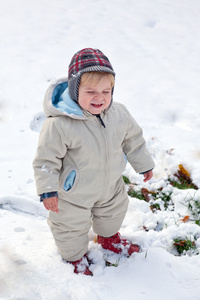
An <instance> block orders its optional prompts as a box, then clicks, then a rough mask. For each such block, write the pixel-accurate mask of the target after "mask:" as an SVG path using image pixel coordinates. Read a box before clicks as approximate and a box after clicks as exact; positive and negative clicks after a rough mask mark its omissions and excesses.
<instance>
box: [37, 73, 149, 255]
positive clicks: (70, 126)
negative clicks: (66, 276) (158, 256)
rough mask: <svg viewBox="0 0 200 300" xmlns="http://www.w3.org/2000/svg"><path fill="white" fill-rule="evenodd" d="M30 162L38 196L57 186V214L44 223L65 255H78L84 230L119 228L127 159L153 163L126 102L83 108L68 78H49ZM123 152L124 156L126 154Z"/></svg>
mask: <svg viewBox="0 0 200 300" xmlns="http://www.w3.org/2000/svg"><path fill="white" fill-rule="evenodd" d="M44 111H45V113H46V115H47V119H46V121H45V122H44V124H43V127H42V130H41V133H40V138H39V144H38V149H37V153H36V157H35V159H34V162H33V167H34V172H35V180H36V185H37V192H38V195H40V194H42V193H46V192H51V191H57V192H58V195H59V202H58V208H59V213H55V212H50V213H49V219H48V224H49V225H50V228H51V231H52V233H53V236H54V238H55V242H56V244H57V246H58V249H59V251H60V253H61V255H62V256H63V258H64V259H66V260H68V261H75V260H78V259H80V258H81V257H82V256H83V255H84V254H85V253H86V252H87V247H88V231H89V230H90V228H91V225H93V230H94V232H95V233H97V234H99V235H102V236H104V237H109V236H112V235H114V234H115V233H116V232H118V231H119V229H120V227H121V224H122V222H123V219H124V217H125V214H126V211H127V206H128V197H127V192H126V189H125V186H124V182H123V179H122V172H123V171H124V169H125V166H126V158H127V160H128V161H129V163H130V164H131V165H132V167H133V168H134V169H135V171H136V172H138V173H142V172H146V171H148V170H150V169H152V168H153V167H154V162H153V160H152V158H151V156H150V154H149V152H148V151H147V148H146V144H145V140H144V138H143V136H142V130H141V128H140V127H139V126H138V124H137V123H136V122H135V120H134V119H133V118H132V116H131V115H130V113H129V112H128V111H127V109H126V108H125V106H124V105H122V104H119V103H115V102H113V103H112V105H111V106H110V107H109V109H107V111H106V112H103V113H101V118H102V120H103V123H104V124H105V128H104V127H103V125H102V124H101V123H100V120H99V118H97V116H95V115H92V114H91V113H89V112H87V111H82V110H81V109H80V107H79V106H78V104H77V103H76V102H74V101H73V100H71V99H70V97H69V94H68V93H67V79H66V78H63V79H60V80H58V81H57V82H55V83H52V84H51V86H50V87H49V89H48V90H47V93H46V96H45V99H44ZM125 156H126V158H125Z"/></svg>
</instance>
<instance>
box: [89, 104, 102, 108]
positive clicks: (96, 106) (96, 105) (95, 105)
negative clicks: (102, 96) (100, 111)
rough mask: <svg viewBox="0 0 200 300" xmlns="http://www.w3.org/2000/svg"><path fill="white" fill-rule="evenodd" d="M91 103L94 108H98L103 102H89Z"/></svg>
mask: <svg viewBox="0 0 200 300" xmlns="http://www.w3.org/2000/svg"><path fill="white" fill-rule="evenodd" d="M91 105H92V106H93V107H94V108H100V107H101V106H102V105H103V104H102V103H91Z"/></svg>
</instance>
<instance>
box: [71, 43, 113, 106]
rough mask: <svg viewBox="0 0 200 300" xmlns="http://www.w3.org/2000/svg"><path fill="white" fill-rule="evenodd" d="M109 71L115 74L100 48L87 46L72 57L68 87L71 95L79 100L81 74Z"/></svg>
mask: <svg viewBox="0 0 200 300" xmlns="http://www.w3.org/2000/svg"><path fill="white" fill-rule="evenodd" d="M95 71H96V72H107V73H111V74H113V75H114V76H115V72H114V70H113V67H112V65H111V63H110V62H109V60H108V58H107V57H106V56H105V55H104V54H103V53H102V52H101V51H100V50H98V49H92V48H85V49H83V50H80V51H78V52H77V53H75V54H74V56H73V57H72V60H71V62H70V65H69V71H68V87H69V94H70V97H71V98H72V99H73V100H75V101H78V89H79V85H80V81H81V75H82V74H83V73H86V72H95Z"/></svg>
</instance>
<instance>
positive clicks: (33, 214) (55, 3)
mask: <svg viewBox="0 0 200 300" xmlns="http://www.w3.org/2000/svg"><path fill="white" fill-rule="evenodd" d="M199 16H200V2H199V1H195V0H174V1H170V0H154V1H148V0H144V1H136V0H132V1H130V0H123V1H122V0H113V1H107V0H73V1H70V0H49V1H47V0H34V1H33V0H32V1H31V0H26V1H25V0H18V1H14V0H6V1H1V4H0V27H1V33H0V41H1V42H0V53H1V55H0V65H1V72H0V139H1V146H0V170H1V188H0V228H1V233H0V297H1V298H6V299H8V298H13V299H16V298H23V299H44V300H47V299H48V300H57V299H63V300H68V299H70V300H88V299H90V300H110V299H115V300H121V299H128V300H132V299H136V300H155V299H159V300H160V299H162V300H169V299H170V300H186V299H193V300H199V299H200V293H199V292H200V288H199V287H200V255H195V254H194V253H191V254H187V255H183V256H176V255H175V252H174V251H175V250H174V248H173V246H172V245H173V239H174V238H178V237H182V238H184V237H188V238H194V237H195V238H196V241H195V243H196V247H197V249H199V251H200V226H198V225H196V224H195V223H194V222H192V221H190V220H189V221H188V222H183V221H181V219H183V218H184V216H186V215H189V214H190V211H189V210H188V206H187V204H188V202H189V201H190V199H193V200H194V199H196V201H200V192H199V190H192V189H190V190H184V191H183V190H178V189H176V188H172V187H171V185H169V184H168V183H167V182H166V179H167V177H168V175H172V174H173V173H174V172H175V171H176V170H177V168H178V165H179V164H183V166H184V167H185V168H186V169H187V170H188V171H189V172H190V174H191V178H192V179H193V182H194V183H195V184H196V185H197V186H198V187H199V188H200V172H199V171H200V116H199V109H200V102H199V101H200V85H199V81H200V55H199V53H200V30H199V28H200V18H199ZM85 47H94V48H99V49H101V50H102V51H103V52H104V53H105V54H106V55H107V56H108V57H109V58H110V61H111V63H112V64H113V67H114V69H115V71H116V73H117V77H116V87H115V93H114V100H115V101H119V102H122V103H124V104H125V105H126V106H127V107H128V109H129V110H130V111H131V113H132V114H133V116H134V117H135V119H136V120H137V121H138V123H139V124H140V125H141V126H142V128H143V130H144V135H145V138H146V140H147V144H148V147H149V150H150V152H151V153H152V155H153V158H154V160H155V162H156V168H155V170H154V178H153V179H152V180H151V182H150V183H147V184H144V183H143V182H142V178H141V176H139V175H137V174H135V172H134V171H133V170H132V169H131V168H130V166H129V165H127V169H126V171H125V174H126V175H127V176H128V177H129V178H130V180H131V181H132V182H134V183H137V184H138V186H140V187H145V188H148V189H149V190H156V189H159V188H160V187H163V188H164V189H165V190H167V191H172V201H173V204H174V207H175V209H174V210H171V211H170V210H167V211H166V210H161V211H157V212H156V213H153V212H152V211H151V210H150V207H149V204H148V203H147V202H145V201H141V200H138V199H136V198H130V206H129V210H128V213H127V216H126V218H125V220H124V223H123V226H122V228H121V234H122V235H123V236H124V237H127V238H129V239H130V240H132V241H133V242H136V243H139V244H140V245H141V246H142V252H141V253H139V254H133V255H132V257H131V258H129V259H125V260H121V261H120V262H119V266H118V267H117V268H116V267H105V265H104V260H103V256H102V255H103V254H102V253H103V252H102V249H101V248H100V247H99V246H98V245H97V244H94V242H93V238H94V233H93V232H92V231H90V233H89V235H90V239H91V242H90V245H89V250H90V256H91V258H93V261H94V264H93V266H92V270H93V273H94V276H93V277H89V276H83V275H75V274H74V273H73V268H72V266H71V265H68V264H66V263H64V262H63V261H62V259H61V257H60V255H59V254H58V252H57V249H56V246H55V244H54V240H53V237H52V235H51V233H50V231H49V228H48V225H47V223H46V218H47V212H46V211H45V209H44V208H43V206H42V205H41V204H40V203H39V199H38V197H37V195H36V190H35V183H34V178H33V170H32V160H33V157H34V155H35V151H36V146H37V141H38V135H39V130H40V127H41V124H42V122H43V120H44V116H43V113H42V101H43V96H44V93H45V90H46V88H47V87H48V85H49V82H50V81H51V80H52V79H54V78H59V77H62V76H66V75H67V69H68V64H69V61H70V59H71V57H72V55H73V54H74V53H75V52H76V51H78V50H80V49H82V48H85ZM144 228H146V229H147V230H144Z"/></svg>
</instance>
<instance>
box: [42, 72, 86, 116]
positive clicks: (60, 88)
mask: <svg viewBox="0 0 200 300" xmlns="http://www.w3.org/2000/svg"><path fill="white" fill-rule="evenodd" d="M43 108H44V112H45V114H46V116H47V117H50V116H51V117H55V116H68V117H70V118H73V119H81V120H85V119H86V117H85V116H84V115H83V111H82V109H81V108H80V106H79V105H78V103H77V102H75V101H74V100H72V99H71V98H70V96H69V93H68V81H67V78H61V79H59V80H56V81H54V82H52V83H51V85H50V86H49V88H48V89H47V92H46V94H45V98H44V103H43Z"/></svg>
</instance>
